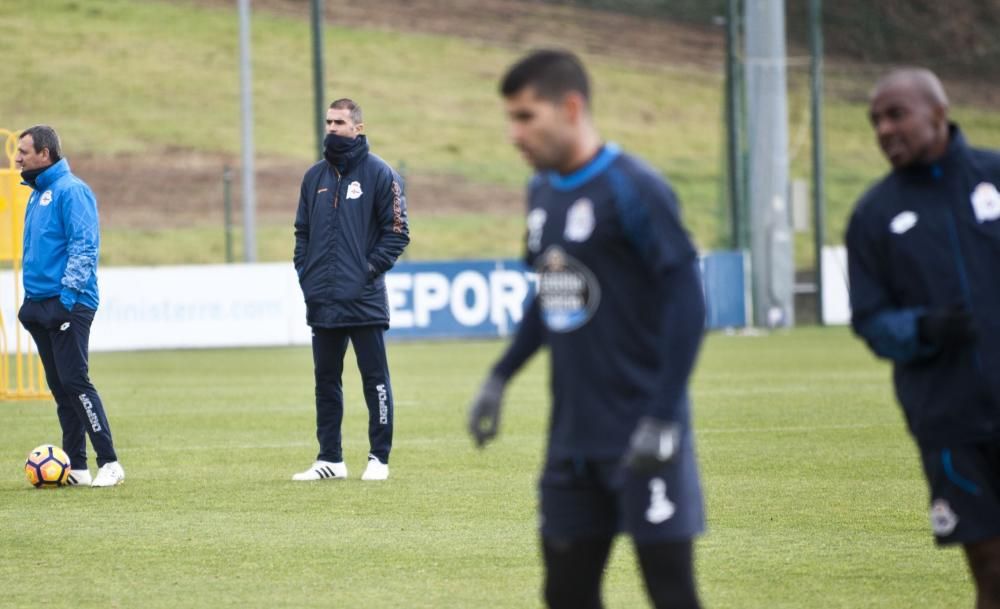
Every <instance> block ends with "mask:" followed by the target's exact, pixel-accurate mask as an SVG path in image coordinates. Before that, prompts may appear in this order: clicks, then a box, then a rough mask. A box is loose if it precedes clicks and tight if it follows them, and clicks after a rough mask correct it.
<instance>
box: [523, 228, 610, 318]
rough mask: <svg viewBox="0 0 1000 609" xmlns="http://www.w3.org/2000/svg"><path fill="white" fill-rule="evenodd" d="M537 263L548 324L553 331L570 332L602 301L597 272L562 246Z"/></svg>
mask: <svg viewBox="0 0 1000 609" xmlns="http://www.w3.org/2000/svg"><path fill="white" fill-rule="evenodd" d="M535 266H536V271H537V272H538V298H539V304H541V308H542V319H543V320H544V321H545V325H546V327H548V329H549V330H551V331H553V332H571V331H573V330H576V329H577V328H579V327H580V326H582V325H584V324H585V323H587V322H588V321H590V318H592V317H593V316H594V313H595V312H596V311H597V306H598V304H600V301H601V287H600V284H598V283H597V277H595V276H594V273H593V272H591V270H590V269H588V268H587V267H585V266H584V265H583V264H582V263H581V262H580V261H578V260H576V259H575V258H573V257H571V256H569V255H567V254H566V252H565V251H563V249H562V248H561V247H559V246H552V247H550V248H549V249H547V250H545V252H544V253H543V254H542V255H541V256H539V258H538V261H537V262H536V265H535Z"/></svg>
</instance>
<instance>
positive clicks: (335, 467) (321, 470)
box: [292, 461, 347, 482]
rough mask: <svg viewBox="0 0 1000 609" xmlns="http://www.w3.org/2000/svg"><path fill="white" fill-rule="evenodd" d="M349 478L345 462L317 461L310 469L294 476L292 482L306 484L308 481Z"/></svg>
mask: <svg viewBox="0 0 1000 609" xmlns="http://www.w3.org/2000/svg"><path fill="white" fill-rule="evenodd" d="M346 477H347V466H346V465H344V462H343V461H340V462H339V463H334V462H332V461H316V462H315V463H313V464H312V465H311V466H309V469H307V470H306V471H304V472H299V473H297V474H295V475H294V476H292V480H295V481H297V482H304V481H308V480H339V479H342V478H346Z"/></svg>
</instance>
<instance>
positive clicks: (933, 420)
mask: <svg viewBox="0 0 1000 609" xmlns="http://www.w3.org/2000/svg"><path fill="white" fill-rule="evenodd" d="M869 118H870V120H871V123H872V127H873V128H874V130H875V134H876V138H877V140H878V144H879V147H880V148H881V149H882V152H883V154H884V155H885V157H886V158H887V159H888V160H889V162H890V164H891V165H892V171H891V172H890V173H889V174H888V175H887V176H886V177H885V178H883V179H882V180H881V181H880V182H879V183H877V184H876V185H875V186H873V187H872V188H871V189H870V190H869V191H868V192H867V193H866V194H865V195H864V196H863V197H862V198H861V200H860V201H859V202H858V204H857V207H856V209H855V211H854V214H853V215H852V217H851V221H850V224H849V226H848V229H847V249H848V266H849V273H850V285H851V308H852V320H851V324H852V326H853V328H854V331H855V332H856V333H857V334H858V335H859V336H860V337H861V338H863V339H864V340H865V341H866V342H867V343H868V346H869V347H870V348H871V350H872V351H873V352H874V353H875V354H876V355H878V356H879V357H883V358H886V359H889V360H891V361H892V362H893V365H894V366H893V376H894V381H895V388H896V395H897V398H898V400H899V402H900V404H901V406H902V407H903V411H904V413H905V415H906V420H907V424H908V426H909V430H910V433H911V434H912V435H913V437H914V439H915V440H916V442H917V446H918V448H919V452H920V456H921V460H922V463H923V467H924V473H925V475H926V477H927V482H928V486H929V488H930V520H931V528H932V530H933V532H934V535H935V538H936V540H937V542H938V543H939V544H941V545H952V544H961V545H962V546H963V548H964V550H965V555H966V557H967V559H968V563H969V568H970V570H971V572H972V576H973V579H974V580H975V583H976V593H977V594H976V596H977V599H976V608H977V609H1000V373H998V371H1000V321H998V316H997V313H1000V281H998V280H997V277H998V276H1000V192H998V185H1000V154H998V153H997V152H995V151H989V150H980V149H975V148H972V147H970V146H969V145H968V144H967V143H966V142H965V138H964V136H963V135H962V132H961V130H960V129H959V127H958V125H956V124H954V123H951V122H949V120H948V98H947V96H946V95H945V92H944V88H943V87H942V86H941V82H940V81H939V80H938V78H937V77H936V76H935V75H934V74H933V73H931V72H930V71H928V70H923V69H918V68H906V69H900V70H895V71H893V72H891V73H890V74H888V75H887V76H885V77H883V78H882V79H881V80H880V81H879V82H878V84H877V85H876V87H875V90H874V92H873V94H872V97H871V109H870V115H869Z"/></svg>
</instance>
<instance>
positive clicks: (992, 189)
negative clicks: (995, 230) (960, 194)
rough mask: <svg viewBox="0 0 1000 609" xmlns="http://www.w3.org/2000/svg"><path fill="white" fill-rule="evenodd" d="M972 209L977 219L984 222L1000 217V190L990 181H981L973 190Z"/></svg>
mask: <svg viewBox="0 0 1000 609" xmlns="http://www.w3.org/2000/svg"><path fill="white" fill-rule="evenodd" d="M972 211H973V212H974V213H975V214H976V221H977V222H979V223H980V224H982V223H983V222H989V221H990V220H996V219H997V218H1000V192H997V187H996V186H994V185H993V184H990V183H989V182H981V183H980V184H979V186H976V189H975V190H974V191H972Z"/></svg>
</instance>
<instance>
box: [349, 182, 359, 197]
mask: <svg viewBox="0 0 1000 609" xmlns="http://www.w3.org/2000/svg"><path fill="white" fill-rule="evenodd" d="M361 194H362V192H361V182H358V181H357V180H355V181H353V182H351V183H350V184H349V185H348V186H347V198H348V199H360V198H361Z"/></svg>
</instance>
